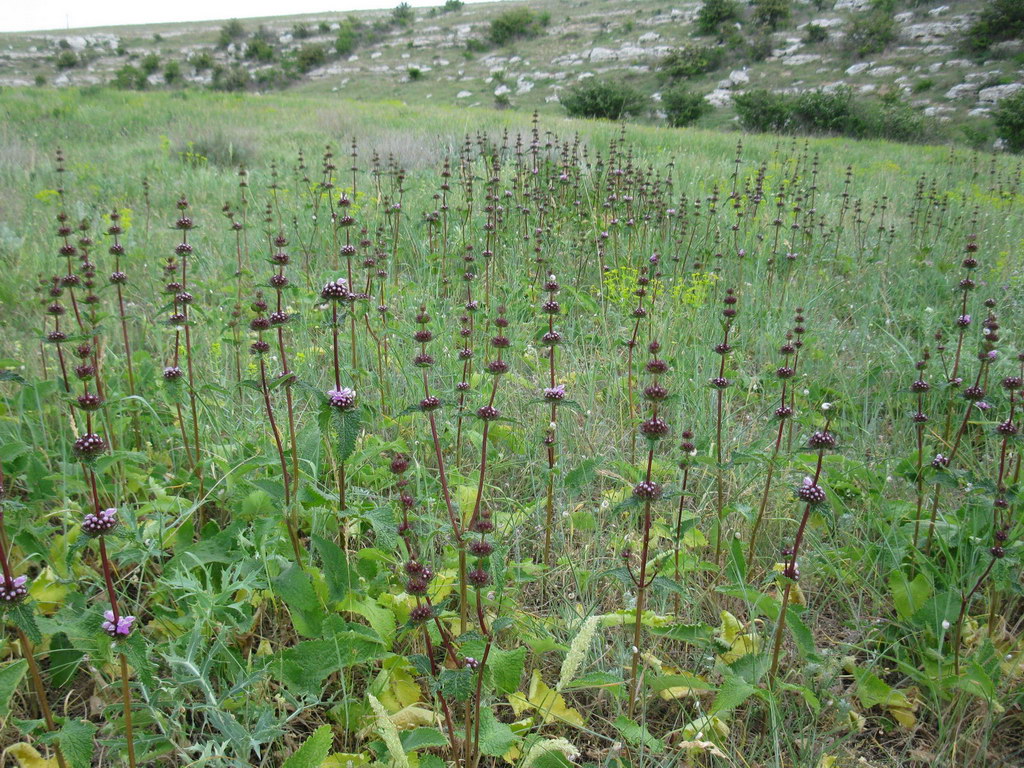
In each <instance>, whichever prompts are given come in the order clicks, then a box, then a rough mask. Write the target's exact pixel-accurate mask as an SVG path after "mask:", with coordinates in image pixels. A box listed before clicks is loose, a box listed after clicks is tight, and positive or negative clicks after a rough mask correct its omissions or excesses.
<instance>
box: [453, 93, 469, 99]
mask: <svg viewBox="0 0 1024 768" xmlns="http://www.w3.org/2000/svg"><path fill="white" fill-rule="evenodd" d="M472 95H473V92H472V91H459V92H458V93H456V94H455V98H456V99H468V98H469V97H470V96H472Z"/></svg>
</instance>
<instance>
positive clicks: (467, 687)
mask: <svg viewBox="0 0 1024 768" xmlns="http://www.w3.org/2000/svg"><path fill="white" fill-rule="evenodd" d="M475 679H476V673H475V672H474V671H473V670H472V669H466V668H463V669H445V670H442V672H441V674H440V675H438V677H437V690H438V691H440V692H441V693H442V694H443V695H444V696H446V697H447V698H449V699H455V700H456V701H469V697H470V696H472V695H473V683H474V680H475Z"/></svg>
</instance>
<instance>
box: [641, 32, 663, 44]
mask: <svg viewBox="0 0 1024 768" xmlns="http://www.w3.org/2000/svg"><path fill="white" fill-rule="evenodd" d="M658 40H661V35H659V34H658V33H657V32H644V33H643V34H642V35H640V37H639V38H638V40H637V42H641V43H654V42H657V41H658Z"/></svg>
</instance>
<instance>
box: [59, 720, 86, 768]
mask: <svg viewBox="0 0 1024 768" xmlns="http://www.w3.org/2000/svg"><path fill="white" fill-rule="evenodd" d="M95 735H96V725H95V724H94V723H90V722H89V721H88V720H66V721H65V722H64V725H63V727H61V729H60V733H59V734H58V735H57V739H58V741H60V751H61V752H63V753H64V759H65V760H66V761H67V762H68V765H69V768H89V766H91V765H92V753H93V750H94V749H95V746H96V744H95V742H94V741H93V737H94V736H95Z"/></svg>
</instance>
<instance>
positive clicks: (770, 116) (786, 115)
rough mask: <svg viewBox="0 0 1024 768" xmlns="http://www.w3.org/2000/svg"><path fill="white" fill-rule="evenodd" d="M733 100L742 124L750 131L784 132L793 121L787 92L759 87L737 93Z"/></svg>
mask: <svg viewBox="0 0 1024 768" xmlns="http://www.w3.org/2000/svg"><path fill="white" fill-rule="evenodd" d="M732 101H733V105H734V106H735V108H736V114H737V115H738V116H739V118H740V125H741V126H743V128H744V129H746V130H748V131H756V132H758V133H771V132H782V131H785V130H786V129H787V128H788V127H789V125H790V123H791V121H792V117H793V107H792V104H791V103H790V98H789V97H788V96H786V95H785V94H782V93H773V92H772V91H767V90H764V89H758V90H753V91H747V92H746V93H740V94H737V95H736V96H734V97H733V100H732Z"/></svg>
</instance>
